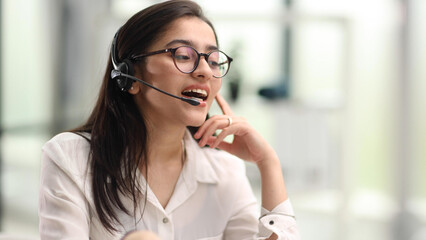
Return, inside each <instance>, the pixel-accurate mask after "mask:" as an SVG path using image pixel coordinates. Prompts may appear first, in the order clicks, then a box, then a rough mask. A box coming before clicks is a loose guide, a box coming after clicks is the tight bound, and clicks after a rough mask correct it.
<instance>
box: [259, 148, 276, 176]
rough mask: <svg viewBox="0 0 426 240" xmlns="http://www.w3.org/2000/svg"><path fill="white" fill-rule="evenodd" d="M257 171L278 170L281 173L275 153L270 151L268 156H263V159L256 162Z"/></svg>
mask: <svg viewBox="0 0 426 240" xmlns="http://www.w3.org/2000/svg"><path fill="white" fill-rule="evenodd" d="M256 165H257V167H258V168H259V171H260V172H261V173H262V172H264V171H270V170H273V169H279V170H280V171H281V162H280V159H279V158H278V156H277V154H276V153H275V151H274V150H273V149H272V150H270V151H269V154H267V155H265V156H264V158H263V159H261V160H259V161H257V162H256Z"/></svg>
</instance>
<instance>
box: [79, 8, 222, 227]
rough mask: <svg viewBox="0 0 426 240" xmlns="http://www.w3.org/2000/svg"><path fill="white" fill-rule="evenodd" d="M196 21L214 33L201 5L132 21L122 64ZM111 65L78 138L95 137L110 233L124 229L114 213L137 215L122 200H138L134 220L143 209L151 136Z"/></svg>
mask: <svg viewBox="0 0 426 240" xmlns="http://www.w3.org/2000/svg"><path fill="white" fill-rule="evenodd" d="M186 16H192V17H197V18H200V19H201V20H203V21H205V22H206V23H207V24H209V25H210V26H211V27H212V29H213V31H214V28H213V26H212V24H211V23H210V21H209V20H208V19H207V18H206V17H205V16H204V14H203V12H202V10H201V8H200V6H199V5H197V4H196V3H194V2H192V1H188V0H174V1H167V2H163V3H159V4H156V5H153V6H150V7H148V8H146V9H144V10H142V11H140V12H138V13H136V14H135V15H134V16H132V17H131V18H130V19H129V20H128V21H127V22H126V23H125V24H124V25H123V26H122V27H121V29H120V31H119V34H118V36H117V52H118V58H119V59H118V61H120V60H121V61H122V60H123V59H127V58H130V56H132V55H138V54H141V53H144V52H147V49H148V48H149V47H150V45H151V44H152V43H153V42H154V41H155V40H156V39H157V38H159V37H160V36H161V34H162V33H164V32H165V31H167V27H168V26H169V25H170V23H171V22H173V21H175V20H176V19H178V18H181V17H186ZM112 69H113V65H112V63H111V59H109V61H108V65H107V68H106V71H105V75H104V77H103V83H102V86H101V89H100V92H99V97H98V100H97V102H96V105H95V107H94V109H93V111H92V113H91V115H90V117H89V118H88V120H87V122H86V123H85V124H83V125H82V126H80V127H78V128H76V129H73V130H72V132H74V133H77V134H81V133H84V132H86V133H89V134H90V138H87V140H88V141H89V142H90V156H89V165H90V173H91V175H90V177H91V178H92V179H91V180H92V188H93V199H94V204H95V208H96V213H97V215H98V217H99V219H100V221H101V223H102V224H103V226H104V227H105V228H106V229H107V230H108V231H110V232H112V231H116V230H117V229H116V227H114V225H115V224H121V223H120V222H119V219H118V217H117V213H116V211H115V210H114V209H117V208H118V209H119V210H121V211H123V212H125V213H127V214H129V215H130V214H131V212H129V209H128V208H126V206H125V205H124V204H123V202H122V200H121V199H120V194H123V195H125V196H128V197H130V198H131V199H132V200H133V214H135V210H136V207H137V206H138V205H140V203H139V202H140V200H141V196H142V195H141V186H140V185H139V183H138V181H137V171H138V166H140V165H141V164H142V166H144V167H145V169H147V151H146V146H147V139H148V134H149V133H148V132H147V128H146V123H145V120H144V117H143V116H142V115H141V113H140V111H139V110H138V108H137V106H136V104H135V102H134V100H133V98H132V96H131V94H129V93H128V92H122V91H121V90H120V89H119V88H118V87H117V84H116V82H114V81H112V80H111V76H110V73H111V70H112Z"/></svg>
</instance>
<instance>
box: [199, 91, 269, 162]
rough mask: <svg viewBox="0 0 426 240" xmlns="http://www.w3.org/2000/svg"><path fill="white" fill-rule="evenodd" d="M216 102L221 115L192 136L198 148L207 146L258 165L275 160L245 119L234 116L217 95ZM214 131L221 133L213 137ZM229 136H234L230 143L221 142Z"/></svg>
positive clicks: (206, 123)
mask: <svg viewBox="0 0 426 240" xmlns="http://www.w3.org/2000/svg"><path fill="white" fill-rule="evenodd" d="M216 101H217V102H218V104H219V106H220V108H221V110H222V112H223V115H216V116H213V117H211V118H209V119H208V120H207V121H205V122H204V124H203V125H201V127H200V128H199V130H198V131H197V133H196V134H195V135H194V137H195V138H197V139H200V141H199V146H201V147H203V146H205V145H209V146H210V147H212V148H219V149H222V150H225V151H227V152H229V153H231V154H233V155H235V156H237V157H239V158H241V159H244V160H246V161H251V162H255V163H256V164H258V165H259V164H260V163H264V161H265V160H267V159H277V157H276V154H275V151H274V150H273V149H272V147H271V146H270V145H269V144H268V143H267V142H266V141H265V139H264V138H263V137H262V136H261V135H260V134H259V133H258V132H257V131H256V130H255V129H254V128H253V127H252V126H251V125H250V124H249V123H248V122H247V120H246V119H244V118H242V117H237V116H234V114H233V113H232V110H231V107H230V106H229V105H228V103H227V102H226V101H225V99H224V98H223V97H222V96H221V95H220V94H217V96H216ZM216 130H222V131H221V133H220V134H219V135H217V136H213V134H214V133H215V132H216ZM229 135H234V140H233V142H232V143H228V142H225V141H223V140H224V139H225V137H227V136H229Z"/></svg>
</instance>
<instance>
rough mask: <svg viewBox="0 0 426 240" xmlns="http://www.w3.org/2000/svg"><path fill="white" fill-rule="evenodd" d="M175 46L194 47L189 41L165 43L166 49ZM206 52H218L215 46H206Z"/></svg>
mask: <svg viewBox="0 0 426 240" xmlns="http://www.w3.org/2000/svg"><path fill="white" fill-rule="evenodd" d="M175 44H183V45H187V46H191V47H194V45H195V44H194V43H193V42H192V41H190V40H184V39H174V40H172V41H170V42H169V43H167V44H166V47H167V48H169V47H171V46H172V45H175ZM207 50H208V51H213V50H218V48H217V46H215V45H208V46H207Z"/></svg>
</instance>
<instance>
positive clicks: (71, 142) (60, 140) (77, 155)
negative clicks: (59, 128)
mask: <svg viewBox="0 0 426 240" xmlns="http://www.w3.org/2000/svg"><path fill="white" fill-rule="evenodd" d="M89 139H90V134H87V133H82V134H80V133H78V134H77V133H72V132H63V133H60V134H58V135H56V136H54V137H53V138H52V139H50V140H49V141H47V142H46V143H45V144H44V145H43V147H42V153H43V161H47V162H51V163H54V164H56V165H57V166H58V167H60V168H61V169H63V170H65V171H71V172H74V171H77V172H80V171H82V170H85V169H86V168H87V163H88V157H89V152H90V143H89ZM46 158H47V159H48V160H46Z"/></svg>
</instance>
